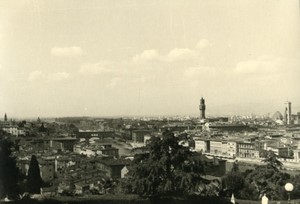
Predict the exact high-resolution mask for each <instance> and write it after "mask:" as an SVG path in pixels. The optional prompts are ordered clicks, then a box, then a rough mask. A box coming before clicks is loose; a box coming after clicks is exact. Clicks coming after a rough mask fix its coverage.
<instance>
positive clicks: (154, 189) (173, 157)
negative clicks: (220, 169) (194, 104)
mask: <svg viewBox="0 0 300 204" xmlns="http://www.w3.org/2000/svg"><path fill="white" fill-rule="evenodd" d="M147 148H148V153H144V154H137V155H135V158H134V160H133V164H132V168H131V170H130V173H129V184H130V188H131V189H132V192H133V193H138V194H140V195H147V196H156V195H170V194H176V195H179V194H185V195H187V194H193V193H195V192H197V191H198V189H199V185H200V184H201V183H203V182H202V181H204V179H203V178H202V177H201V175H203V174H204V165H203V163H202V161H201V159H200V157H199V156H197V155H195V154H193V153H192V152H190V151H189V149H188V148H187V147H183V146H181V145H179V144H178V138H176V137H175V136H174V134H173V133H172V132H165V133H164V134H163V138H162V139H161V138H158V137H152V138H151V139H150V142H149V143H148V144H147Z"/></svg>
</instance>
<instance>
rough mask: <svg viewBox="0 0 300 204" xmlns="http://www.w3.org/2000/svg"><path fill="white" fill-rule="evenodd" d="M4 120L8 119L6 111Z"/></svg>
mask: <svg viewBox="0 0 300 204" xmlns="http://www.w3.org/2000/svg"><path fill="white" fill-rule="evenodd" d="M4 121H7V115H6V113H5V114H4Z"/></svg>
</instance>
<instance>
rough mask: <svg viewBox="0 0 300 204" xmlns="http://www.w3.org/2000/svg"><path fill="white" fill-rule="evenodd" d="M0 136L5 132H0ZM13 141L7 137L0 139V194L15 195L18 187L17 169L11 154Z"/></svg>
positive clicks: (3, 195)
mask: <svg viewBox="0 0 300 204" xmlns="http://www.w3.org/2000/svg"><path fill="white" fill-rule="evenodd" d="M0 134H1V136H3V135H4V134H5V133H3V132H1V133H0ZM12 147H13V143H12V142H11V141H9V140H8V139H4V138H1V139H0V195H1V197H5V196H6V195H8V196H15V195H16V194H17V193H18V191H19V189H18V177H19V170H18V168H17V166H16V159H15V157H13V156H12V150H11V149H12Z"/></svg>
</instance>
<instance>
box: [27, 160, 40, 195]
mask: <svg viewBox="0 0 300 204" xmlns="http://www.w3.org/2000/svg"><path fill="white" fill-rule="evenodd" d="M42 186H43V180H42V178H41V174H40V167H39V162H38V160H37V159H36V156H35V155H32V156H31V160H30V165H29V169H28V176H27V189H28V192H29V193H37V194H39V193H40V189H41V187H42Z"/></svg>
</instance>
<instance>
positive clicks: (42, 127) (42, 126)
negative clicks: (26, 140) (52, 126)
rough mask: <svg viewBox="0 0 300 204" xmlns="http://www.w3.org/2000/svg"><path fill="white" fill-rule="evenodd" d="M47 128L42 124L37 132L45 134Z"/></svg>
mask: <svg viewBox="0 0 300 204" xmlns="http://www.w3.org/2000/svg"><path fill="white" fill-rule="evenodd" d="M47 131H48V130H47V128H46V127H45V125H44V123H42V125H41V126H40V127H39V132H47Z"/></svg>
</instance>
